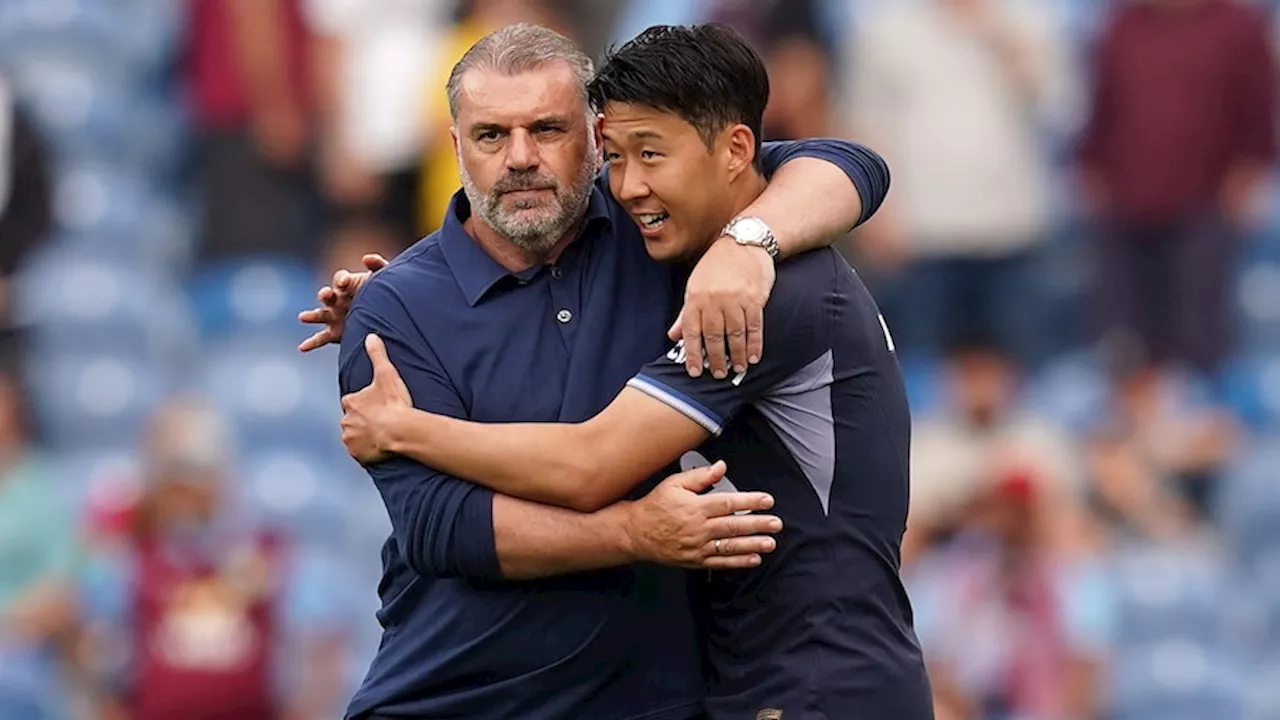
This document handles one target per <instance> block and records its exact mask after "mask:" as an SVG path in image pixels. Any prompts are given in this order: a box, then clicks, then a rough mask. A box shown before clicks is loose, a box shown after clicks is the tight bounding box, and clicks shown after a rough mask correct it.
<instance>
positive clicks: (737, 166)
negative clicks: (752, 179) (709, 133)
mask: <svg viewBox="0 0 1280 720" xmlns="http://www.w3.org/2000/svg"><path fill="white" fill-rule="evenodd" d="M724 137H725V145H726V147H725V150H726V152H727V153H728V155H729V164H728V168H727V169H728V170H729V176H730V177H731V178H734V179H736V178H737V177H738V176H739V175H741V174H742V173H743V172H744V171H746V170H750V169H751V165H752V163H754V162H755V159H756V134H755V133H753V132H751V128H749V127H747V126H746V125H743V124H742V123H738V124H737V125H733V126H731V127H730V128H728V129H727V130H725V136H724Z"/></svg>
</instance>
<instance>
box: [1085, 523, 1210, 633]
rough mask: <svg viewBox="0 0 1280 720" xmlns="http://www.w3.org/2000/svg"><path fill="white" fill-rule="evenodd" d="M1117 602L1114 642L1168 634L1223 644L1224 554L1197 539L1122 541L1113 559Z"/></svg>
mask: <svg viewBox="0 0 1280 720" xmlns="http://www.w3.org/2000/svg"><path fill="white" fill-rule="evenodd" d="M1111 561H1112V568H1113V570H1114V576H1115V581H1116V585H1117V594H1118V597H1119V602H1120V620H1119V622H1118V623H1117V633H1118V636H1117V638H1116V640H1117V642H1118V643H1120V644H1122V645H1149V644H1152V643H1157V642H1161V641H1163V640H1166V639H1169V638H1171V637H1179V638H1183V639H1187V640H1193V641H1195V642H1196V643H1198V644H1200V645H1203V646H1204V647H1208V648H1213V649H1217V648H1220V647H1224V646H1225V645H1226V644H1227V641H1228V639H1229V635H1228V632H1227V629H1228V626H1227V615H1226V613H1225V611H1224V610H1225V605H1224V596H1225V593H1224V591H1223V588H1224V586H1225V583H1224V581H1225V580H1226V578H1227V575H1228V566H1227V564H1226V562H1225V559H1224V558H1223V557H1222V556H1221V555H1220V554H1218V553H1217V551H1215V550H1213V549H1211V548H1209V547H1206V546H1201V545H1185V546H1184V545H1178V546H1168V547H1165V546H1156V545H1148V544H1130V545H1125V546H1121V547H1120V548H1118V549H1117V552H1116V553H1115V555H1114V556H1113V557H1112V559H1111Z"/></svg>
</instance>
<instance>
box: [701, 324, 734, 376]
mask: <svg viewBox="0 0 1280 720" xmlns="http://www.w3.org/2000/svg"><path fill="white" fill-rule="evenodd" d="M724 321H725V318H724V313H723V312H721V311H720V310H719V309H713V310H711V311H710V312H706V313H703V314H702V352H703V353H705V354H706V356H707V363H708V364H709V365H710V366H711V376H712V377H714V378H716V379H717V380H719V379H721V378H723V377H724V376H726V375H728V374H729V358H727V357H726V356H725V355H726V354H725V351H724Z"/></svg>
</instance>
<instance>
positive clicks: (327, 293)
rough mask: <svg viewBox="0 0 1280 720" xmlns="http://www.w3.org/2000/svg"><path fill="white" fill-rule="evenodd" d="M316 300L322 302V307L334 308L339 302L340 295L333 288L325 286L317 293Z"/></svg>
mask: <svg viewBox="0 0 1280 720" xmlns="http://www.w3.org/2000/svg"><path fill="white" fill-rule="evenodd" d="M316 299H317V300H319V301H320V304H321V305H324V306H326V307H328V306H332V305H333V304H334V303H335V302H337V301H338V293H337V292H335V291H334V289H333V288H332V287H331V286H329V285H325V286H324V287H322V288H320V289H319V290H317V291H316Z"/></svg>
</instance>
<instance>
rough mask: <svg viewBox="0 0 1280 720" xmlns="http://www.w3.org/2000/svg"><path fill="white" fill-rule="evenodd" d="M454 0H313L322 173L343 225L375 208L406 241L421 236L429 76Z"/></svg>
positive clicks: (311, 20)
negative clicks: (418, 219)
mask: <svg viewBox="0 0 1280 720" xmlns="http://www.w3.org/2000/svg"><path fill="white" fill-rule="evenodd" d="M453 4H454V3H453V2H451V1H450V0H306V4H305V9H306V13H307V14H306V17H307V20H308V23H309V25H310V27H311V30H312V32H313V33H314V34H315V36H316V38H317V42H316V48H315V50H316V52H315V54H314V61H315V63H316V70H317V76H318V85H319V90H320V92H319V94H320V98H319V100H320V106H321V113H322V132H321V139H320V142H321V150H322V155H321V178H322V181H323V186H324V190H325V193H326V195H327V196H328V198H329V200H330V202H331V203H332V204H333V205H334V206H336V208H337V210H338V212H339V225H341V224H342V223H343V221H344V220H350V219H351V217H352V216H353V215H361V214H362V213H363V214H364V215H367V214H369V213H370V211H371V212H372V215H373V219H375V220H379V221H381V222H382V223H385V224H386V225H387V227H386V228H385V229H388V230H390V231H391V232H392V233H394V234H395V236H396V239H397V241H398V243H399V245H400V246H401V247H404V246H407V245H408V244H410V243H412V242H413V241H414V240H416V239H417V235H416V230H417V228H416V227H415V223H414V221H413V218H414V212H415V207H416V205H415V203H416V202H417V192H416V189H415V188H416V184H417V182H418V174H419V165H420V161H421V158H422V152H423V148H424V144H425V140H426V138H428V137H430V133H431V130H432V128H430V127H428V124H429V123H430V117H431V114H430V113H428V112H427V102H428V96H427V93H428V91H429V89H428V87H427V83H428V82H429V79H430V78H431V77H434V76H435V75H437V74H439V73H438V71H437V68H436V67H435V65H436V63H438V62H439V55H440V53H439V52H438V46H439V45H440V43H441V42H442V37H443V35H444V33H445V30H446V29H447V27H448V23H449V21H450V13H451V11H452V9H453ZM441 92H443V90H441ZM361 219H363V220H367V219H369V218H366V217H361ZM339 231H340V232H341V228H339ZM370 242H372V241H370Z"/></svg>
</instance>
